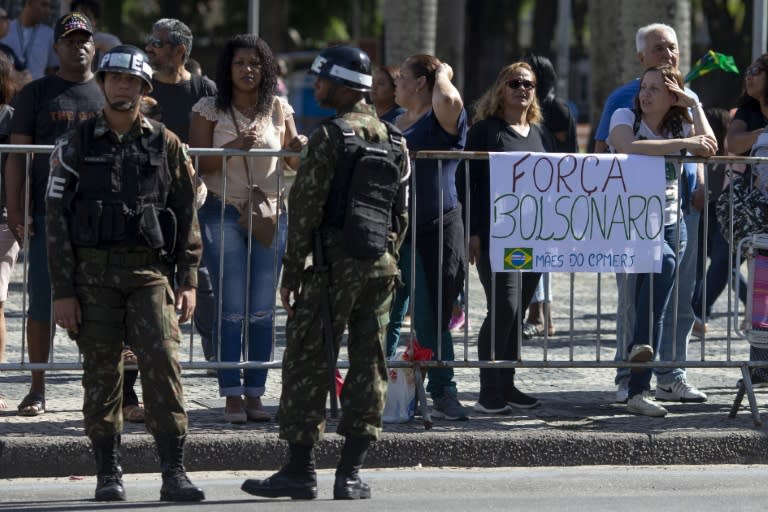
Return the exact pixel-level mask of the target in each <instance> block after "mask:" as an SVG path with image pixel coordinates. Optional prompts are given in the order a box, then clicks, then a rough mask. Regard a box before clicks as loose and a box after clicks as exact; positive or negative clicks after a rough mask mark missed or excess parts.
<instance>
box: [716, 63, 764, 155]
mask: <svg viewBox="0 0 768 512" xmlns="http://www.w3.org/2000/svg"><path fill="white" fill-rule="evenodd" d="M766 125H768V53H764V54H762V55H761V56H759V57H758V58H757V60H755V62H753V63H752V65H751V66H749V67H748V68H747V71H746V73H745V74H744V94H743V95H742V96H741V98H739V108H738V109H737V110H736V114H735V115H734V116H733V121H731V124H730V126H729V127H728V134H727V135H726V137H725V143H726V145H727V146H728V151H730V152H731V153H734V154H736V155H744V154H747V155H748V154H749V152H750V150H751V149H752V145H753V144H754V143H755V142H756V141H757V136H758V135H760V133H761V132H762V131H763V128H765V127H766Z"/></svg>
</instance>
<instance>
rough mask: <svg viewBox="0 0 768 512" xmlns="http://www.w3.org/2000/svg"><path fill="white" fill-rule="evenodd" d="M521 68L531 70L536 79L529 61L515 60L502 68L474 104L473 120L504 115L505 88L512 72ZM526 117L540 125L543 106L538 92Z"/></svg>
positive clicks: (532, 97) (531, 122) (527, 119)
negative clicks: (538, 97) (503, 99)
mask: <svg viewBox="0 0 768 512" xmlns="http://www.w3.org/2000/svg"><path fill="white" fill-rule="evenodd" d="M520 69H525V70H527V71H529V72H530V73H531V75H533V77H534V80H535V79H536V73H534V72H533V69H532V68H531V66H530V64H528V63H527V62H522V61H521V62H515V63H513V64H509V65H508V66H504V67H503V68H501V71H499V74H498V75H497V76H496V81H495V82H493V85H492V86H491V87H490V88H489V89H488V90H486V91H485V93H483V95H482V96H481V97H480V99H479V100H477V102H476V103H475V105H474V112H475V117H474V119H473V121H474V122H475V123H476V122H478V121H482V120H483V119H487V118H489V117H493V116H496V117H501V116H502V114H503V112H504V105H502V103H501V98H502V96H503V93H504V88H505V87H507V80H509V77H510V76H512V73H514V72H515V71H518V70H520ZM525 118H526V121H528V123H529V124H535V125H538V124H539V123H541V107H540V106H539V100H538V99H537V98H536V94H533V95H532V96H531V104H530V106H529V107H528V111H527V112H526V115H525Z"/></svg>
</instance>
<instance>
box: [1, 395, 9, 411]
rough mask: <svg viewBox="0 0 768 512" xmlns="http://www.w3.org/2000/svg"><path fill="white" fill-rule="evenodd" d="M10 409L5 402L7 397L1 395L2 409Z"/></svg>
mask: <svg viewBox="0 0 768 512" xmlns="http://www.w3.org/2000/svg"><path fill="white" fill-rule="evenodd" d="M6 407H8V403H6V401H5V395H4V394H2V393H0V409H5V408H6Z"/></svg>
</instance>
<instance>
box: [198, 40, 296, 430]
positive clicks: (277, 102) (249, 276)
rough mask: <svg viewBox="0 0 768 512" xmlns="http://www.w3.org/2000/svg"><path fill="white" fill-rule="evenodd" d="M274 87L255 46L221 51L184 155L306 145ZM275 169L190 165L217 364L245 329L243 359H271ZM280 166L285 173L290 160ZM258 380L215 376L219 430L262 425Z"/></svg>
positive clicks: (215, 161) (257, 161)
mask: <svg viewBox="0 0 768 512" xmlns="http://www.w3.org/2000/svg"><path fill="white" fill-rule="evenodd" d="M276 83H277V68H276V66H275V59H274V57H273V54H272V50H270V48H269V46H268V45H267V43H266V42H264V40H262V39H259V38H258V37H257V36H254V35H251V34H244V35H239V36H235V37H234V38H232V39H230V40H229V41H227V43H226V45H225V46H224V48H223V49H222V51H221V54H220V57H219V60H218V69H217V73H216V85H217V88H218V93H217V95H216V96H210V97H206V98H202V99H200V101H198V102H197V103H196V104H195V106H194V107H193V108H192V111H193V114H192V124H191V127H190V145H191V146H192V147H201V148H231V149H245V150H247V149H272V150H279V149H281V148H285V149H289V150H292V151H297V150H299V149H301V147H302V146H303V145H304V144H306V141H307V139H306V137H304V136H303V135H297V133H296V126H295V124H294V121H293V109H292V108H291V106H290V105H288V102H286V101H285V100H284V99H282V98H280V97H278V96H276V94H275V92H276V87H275V85H276ZM277 160H278V159H277V157H260V158H251V157H249V158H245V157H242V156H233V157H229V158H227V160H226V165H223V162H222V159H221V158H219V157H205V158H200V166H199V170H200V175H201V176H202V177H203V180H204V181H205V184H206V186H207V187H208V192H209V193H208V197H207V199H206V201H205V203H204V204H203V206H202V207H201V208H200V210H199V212H198V217H199V219H200V229H201V231H202V238H203V248H204V251H203V257H204V258H205V263H206V265H207V266H208V269H209V270H210V273H211V281H212V282H213V290H214V294H215V296H216V298H217V299H218V301H219V303H220V304H221V311H220V315H219V314H218V313H219V312H217V317H218V318H217V322H216V323H214V346H217V345H219V344H220V350H221V360H222V361H240V355H241V353H242V347H243V345H242V344H241V339H242V338H245V336H243V333H244V331H245V329H246V326H247V330H248V331H247V332H248V335H247V339H246V340H245V341H244V342H243V344H245V347H246V348H247V355H248V358H247V359H248V360H249V361H268V360H269V358H270V354H271V352H272V328H273V323H274V304H275V287H276V285H277V278H278V275H279V274H280V264H281V262H282V256H283V253H284V251H285V235H286V222H287V217H286V212H285V207H284V204H283V198H282V195H283V194H282V190H281V189H280V187H282V186H283V183H282V181H281V179H280V176H279V172H280V168H279V167H278V162H277ZM286 162H287V163H288V164H289V165H291V166H292V167H295V166H297V165H298V158H294V159H286ZM225 171H226V181H225V176H224V172H225ZM225 183H226V191H225V189H224V184H225ZM249 217H252V218H251V219H249ZM249 257H250V259H249ZM222 260H223V261H222ZM222 270H223V273H222ZM246 322H247V324H246ZM219 327H220V328H219ZM219 341H220V343H219ZM266 380H267V371H266V370H261V369H259V370H254V369H246V370H244V371H243V377H242V379H241V376H240V369H239V368H231V369H225V370H219V394H220V395H221V396H223V397H226V403H225V408H224V420H225V421H227V422H230V423H245V422H246V421H247V420H252V421H268V420H269V418H270V416H269V414H268V413H267V412H266V411H265V410H264V408H263V405H262V403H261V396H262V395H263V394H264V386H265V384H266Z"/></svg>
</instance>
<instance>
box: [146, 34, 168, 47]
mask: <svg viewBox="0 0 768 512" xmlns="http://www.w3.org/2000/svg"><path fill="white" fill-rule="evenodd" d="M147 44H148V45H150V46H151V47H152V48H162V47H163V46H165V45H166V44H171V43H169V42H168V41H163V40H162V39H158V38H157V37H155V36H149V37H147Z"/></svg>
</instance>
